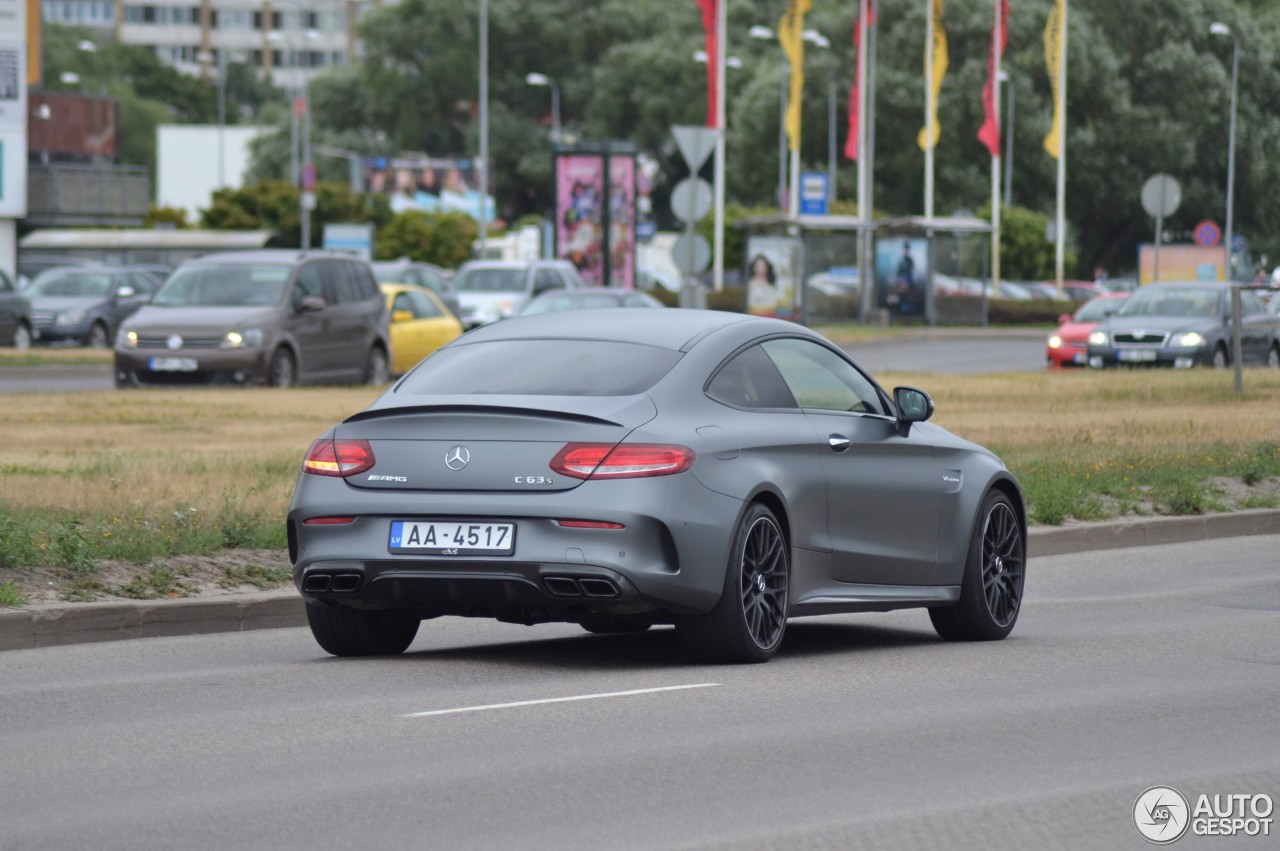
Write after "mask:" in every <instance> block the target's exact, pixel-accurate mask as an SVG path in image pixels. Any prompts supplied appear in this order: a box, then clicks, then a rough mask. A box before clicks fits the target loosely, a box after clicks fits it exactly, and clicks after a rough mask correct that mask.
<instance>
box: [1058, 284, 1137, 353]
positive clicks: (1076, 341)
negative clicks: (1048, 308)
mask: <svg viewBox="0 0 1280 851" xmlns="http://www.w3.org/2000/svg"><path fill="white" fill-rule="evenodd" d="M1128 297H1129V294H1128V293H1107V294H1106V295H1100V296H1097V297H1095V298H1091V299H1089V300H1088V301H1087V302H1085V303H1084V304H1082V305H1080V308H1079V309H1078V310H1076V312H1075V315H1074V316H1068V315H1067V314H1065V313H1064V314H1062V316H1060V317H1058V321H1059V322H1060V323H1061V325H1059V326H1058V330H1057V331H1054V332H1053V334H1051V335H1050V336H1049V349H1048V352H1047V354H1046V357H1047V358H1048V361H1049V367H1050V368H1051V369H1052V368H1055V367H1064V366H1085V365H1086V364H1087V362H1088V352H1087V349H1088V344H1089V332H1090V331H1092V330H1093V328H1094V326H1095V325H1097V324H1098V323H1099V322H1101V321H1102V320H1103V319H1105V318H1107V317H1108V316H1110V315H1111V314H1113V313H1115V312H1116V311H1117V310H1118V309H1119V308H1120V305H1122V304H1124V300H1125V299H1126V298H1128Z"/></svg>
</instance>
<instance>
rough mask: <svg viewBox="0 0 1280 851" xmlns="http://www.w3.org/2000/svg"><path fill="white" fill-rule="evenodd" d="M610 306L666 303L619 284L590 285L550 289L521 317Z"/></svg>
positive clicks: (537, 298)
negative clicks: (621, 286) (608, 285)
mask: <svg viewBox="0 0 1280 851" xmlns="http://www.w3.org/2000/svg"><path fill="white" fill-rule="evenodd" d="M610 307H662V308H665V307H666V305H665V304H663V303H662V302H660V301H658V300H657V299H656V298H654V297H653V296H651V295H649V294H648V293H642V292H640V291H639V290H624V289H619V288H616V287H587V288H586V289H581V290H547V291H546V292H545V293H543V294H542V295H540V296H537V297H535V298H533V299H531V300H530V301H528V302H527V303H526V304H525V306H524V307H522V308H520V312H519V314H518V315H519V316H533V315H535V314H538V313H561V312H563V311H566V310H596V309H607V308H610Z"/></svg>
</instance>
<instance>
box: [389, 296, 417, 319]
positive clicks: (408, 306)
mask: <svg viewBox="0 0 1280 851" xmlns="http://www.w3.org/2000/svg"><path fill="white" fill-rule="evenodd" d="M401 310H407V311H409V312H410V313H412V314H413V315H414V316H415V317H416V316H417V315H418V313H417V311H415V310H414V305H413V299H411V298H409V293H396V297H395V300H394V301H392V302H391V312H392V313H396V312H398V311H401Z"/></svg>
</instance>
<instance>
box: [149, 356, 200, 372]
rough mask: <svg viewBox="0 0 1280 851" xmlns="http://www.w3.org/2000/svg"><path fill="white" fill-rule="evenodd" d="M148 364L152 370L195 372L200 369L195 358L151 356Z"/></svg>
mask: <svg viewBox="0 0 1280 851" xmlns="http://www.w3.org/2000/svg"><path fill="white" fill-rule="evenodd" d="M147 365H148V366H149V367H151V371H152V372H195V371H196V370H197V369H199V364H197V363H196V359H195V358H151V359H150V360H149V361H148V363H147Z"/></svg>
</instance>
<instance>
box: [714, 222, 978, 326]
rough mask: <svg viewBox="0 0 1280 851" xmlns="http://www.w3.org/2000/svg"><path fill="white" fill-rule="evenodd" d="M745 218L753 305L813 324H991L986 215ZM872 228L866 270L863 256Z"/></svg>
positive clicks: (756, 310) (748, 292)
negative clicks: (862, 248) (863, 240)
mask: <svg viewBox="0 0 1280 851" xmlns="http://www.w3.org/2000/svg"><path fill="white" fill-rule="evenodd" d="M738 227H741V228H743V229H744V230H745V231H746V235H745V240H744V243H745V252H744V261H745V269H744V278H743V279H744V281H745V282H746V284H745V287H744V290H745V293H744V299H745V301H746V308H747V311H748V312H750V313H754V314H757V315H766V316H777V317H780V318H784V319H793V320H795V321H798V322H801V323H804V324H810V323H824V322H850V321H859V322H863V323H880V324H888V323H890V322H897V323H922V324H929V325H938V324H942V325H948V324H953V325H966V324H975V325H976V324H984V323H985V316H986V298H985V294H986V293H987V291H988V289H989V286H988V284H989V282H988V269H989V258H990V242H991V240H990V234H991V224H990V223H989V222H987V221H986V220H985V219H978V218H974V217H971V216H949V217H943V218H936V217H935V218H933V219H924V218H922V217H917V216H907V217H899V218H886V219H877V220H874V221H872V222H870V223H867V222H864V221H862V220H861V219H858V218H856V217H854V216H800V217H799V218H797V219H791V218H786V217H782V216H764V217H755V218H750V219H745V220H743V221H742V222H739V223H738ZM864 234H865V235H867V236H869V237H870V248H869V257H868V260H867V263H866V265H867V266H868V269H867V274H866V275H864V274H863V270H862V269H861V268H860V266H859V262H858V242H859V239H860V237H861V236H862V235H864ZM864 281H865V282H866V286H864V285H863V284H864Z"/></svg>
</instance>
